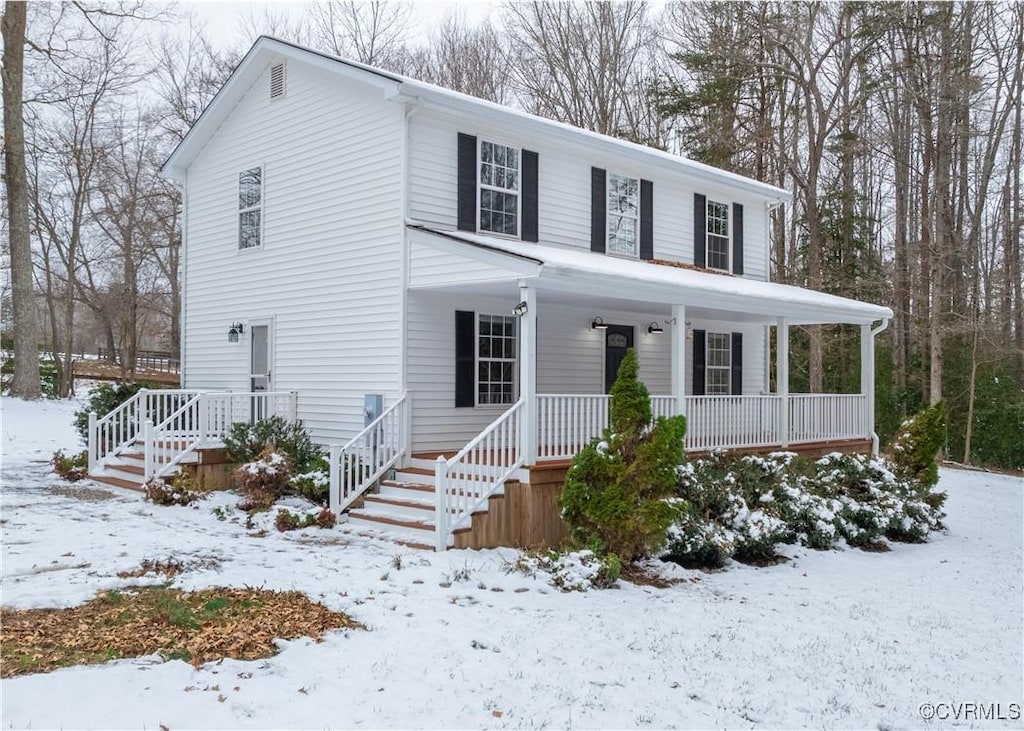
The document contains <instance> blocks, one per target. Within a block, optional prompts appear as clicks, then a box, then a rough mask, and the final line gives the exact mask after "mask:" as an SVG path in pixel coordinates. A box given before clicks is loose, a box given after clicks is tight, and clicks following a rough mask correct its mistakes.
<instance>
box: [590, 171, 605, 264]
mask: <svg viewBox="0 0 1024 731" xmlns="http://www.w3.org/2000/svg"><path fill="white" fill-rule="evenodd" d="M605 187H606V183H605V171H604V169H603V168H590V250H591V251H596V252H598V253H601V254H603V253H604V244H605V240H606V239H607V237H608V220H607V208H606V206H607V205H608V199H607V192H606V190H605Z"/></svg>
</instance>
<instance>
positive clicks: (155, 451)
mask: <svg viewBox="0 0 1024 731" xmlns="http://www.w3.org/2000/svg"><path fill="white" fill-rule="evenodd" d="M203 396H204V394H202V393H197V394H193V395H191V396H190V397H188V398H186V400H185V402H184V403H183V404H181V406H179V407H178V408H177V409H175V410H174V411H172V412H171V413H170V414H168V415H167V416H166V417H165V418H164V420H163V421H161V422H160V423H159V424H154V423H153V422H152V421H151V420H150V421H146V425H145V429H144V434H145V475H144V477H145V479H146V480H147V481H148V480H150V479H152V478H154V477H166V476H167V475H169V474H170V473H171V472H173V471H174V469H175V467H177V465H179V464H181V461H182V460H183V459H184V458H185V457H186V456H187V455H189V454H191V453H192V452H194V451H195V450H196V448H197V447H198V446H199V445H200V444H202V441H203V440H202V437H203V424H202V419H201V418H200V416H201V411H202V409H201V406H200V404H201V401H202V399H203Z"/></svg>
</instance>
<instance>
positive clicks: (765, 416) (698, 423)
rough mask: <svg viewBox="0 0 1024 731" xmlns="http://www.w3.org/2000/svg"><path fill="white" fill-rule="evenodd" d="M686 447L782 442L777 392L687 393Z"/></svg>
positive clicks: (730, 446) (696, 448) (761, 445)
mask: <svg viewBox="0 0 1024 731" xmlns="http://www.w3.org/2000/svg"><path fill="white" fill-rule="evenodd" d="M684 403H685V413H686V448H687V449H688V450H706V449H735V448H739V447H763V446H769V445H775V444H782V443H783V441H782V433H781V424H780V421H779V418H780V415H781V413H782V398H781V397H779V396H686V397H685V400H684Z"/></svg>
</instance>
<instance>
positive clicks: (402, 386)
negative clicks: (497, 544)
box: [398, 102, 419, 466]
mask: <svg viewBox="0 0 1024 731" xmlns="http://www.w3.org/2000/svg"><path fill="white" fill-rule="evenodd" d="M418 109H419V107H417V106H416V105H415V103H408V102H406V104H405V109H404V112H403V119H402V171H401V176H402V179H401V190H402V192H401V208H402V219H401V226H402V264H401V292H400V293H399V317H398V327H399V338H398V342H399V352H398V369H399V389H398V390H399V394H403V393H404V394H406V404H407V405H406V414H407V418H405V419H404V421H405V423H404V424H403V430H404V432H405V434H404V435H403V437H404V440H403V441H404V443H405V446H406V455H405V459H404V460H403V465H402V466H406V465H407V464H408V461H409V460H410V459H412V431H413V430H412V418H413V416H412V415H413V409H412V395H411V394H409V393H408V388H409V277H410V271H409V270H410V267H411V256H412V254H411V251H410V243H409V231H408V229H407V228H406V226H405V222H406V220H408V218H409V207H410V203H409V198H410V196H409V177H410V176H409V167H410V166H409V150H411V149H412V145H411V144H410V143H409V120H410V119H411V118H412V115H413V114H415V113H416V111H417V110H418Z"/></svg>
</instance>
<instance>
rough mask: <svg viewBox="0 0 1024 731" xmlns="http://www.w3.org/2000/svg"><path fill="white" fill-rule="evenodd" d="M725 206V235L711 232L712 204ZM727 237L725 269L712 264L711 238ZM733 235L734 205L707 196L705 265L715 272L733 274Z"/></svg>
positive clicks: (705, 203)
mask: <svg viewBox="0 0 1024 731" xmlns="http://www.w3.org/2000/svg"><path fill="white" fill-rule="evenodd" d="M712 205H715V206H723V207H724V208H725V226H726V231H727V233H726V235H725V236H724V237H723V236H722V235H721V234H716V233H712V232H711V220H712V219H711V206H712ZM712 237H714V238H715V239H722V238H725V269H722V268H721V267H713V266H711V239H712ZM732 237H733V222H732V206H731V205H729V204H728V203H724V202H722V201H718V200H712V199H711V197H710V196H707V197H705V200H704V266H706V267H707V268H708V269H710V270H711V271H714V272H725V273H726V274H732Z"/></svg>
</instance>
